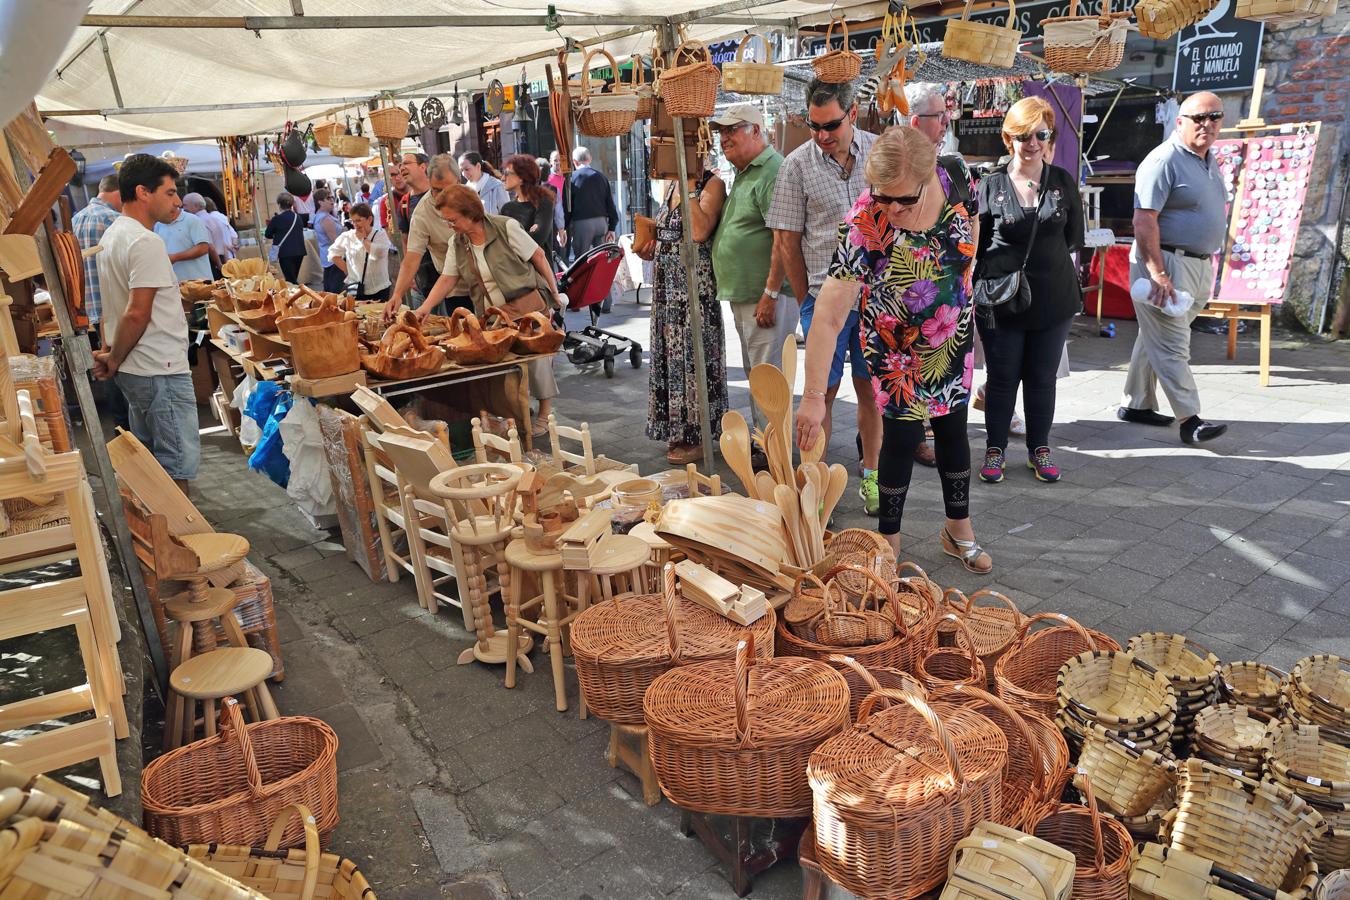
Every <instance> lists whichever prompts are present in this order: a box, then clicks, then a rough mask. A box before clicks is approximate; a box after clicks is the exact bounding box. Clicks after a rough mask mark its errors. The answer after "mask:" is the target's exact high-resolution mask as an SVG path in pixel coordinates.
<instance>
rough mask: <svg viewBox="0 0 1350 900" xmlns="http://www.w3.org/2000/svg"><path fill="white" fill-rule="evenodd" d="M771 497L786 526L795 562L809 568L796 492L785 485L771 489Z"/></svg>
mask: <svg viewBox="0 0 1350 900" xmlns="http://www.w3.org/2000/svg"><path fill="white" fill-rule="evenodd" d="M773 497H774V500H775V502H777V503H778V508H779V510H781V511H782V513H783V521H784V523H786V525H787V531H788V537H790V538H791V539H792V551H793V555H794V556H795V558H796V559H795V562H796V563H797V565H799V566H801V567H802V568H806V567H808V566H810V563H809V562H807V559H806V557H807V549H806V541H805V538H804V537H803V535H802V511H801V506H800V505H799V504H798V502H797V492H796V491H794V490H793V489H792V488H790V487H788V486H787V485H785V484H780V485H778V486H777V487H775V488H774V489H773Z"/></svg>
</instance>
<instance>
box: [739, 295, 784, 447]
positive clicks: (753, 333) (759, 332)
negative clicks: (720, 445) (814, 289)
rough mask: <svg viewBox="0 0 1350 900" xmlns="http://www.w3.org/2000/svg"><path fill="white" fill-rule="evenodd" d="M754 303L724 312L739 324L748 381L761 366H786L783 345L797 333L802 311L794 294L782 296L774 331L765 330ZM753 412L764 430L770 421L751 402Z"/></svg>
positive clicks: (742, 361) (779, 296)
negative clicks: (789, 336)
mask: <svg viewBox="0 0 1350 900" xmlns="http://www.w3.org/2000/svg"><path fill="white" fill-rule="evenodd" d="M755 306H756V304H754V303H723V309H726V310H729V315H730V316H731V320H732V321H733V322H735V323H736V337H737V338H739V340H740V345H741V364H742V365H743V366H744V367H745V376H746V378H749V377H750V370H751V369H753V368H754V367H755V366H757V365H759V364H761V363H768V364H769V365H771V366H778V367H779V368H780V369H781V368H782V367H783V342H784V341H785V340H787V336H788V335H790V334H793V333H794V332H796V330H797V321H798V319H799V318H800V317H801V308H800V307H799V306H798V304H797V298H796V297H794V296H792V295H791V294H779V295H778V313H777V315H776V316H775V317H774V320H773V327H772V328H761V327H759V323H758V322H756V321H755ZM750 412H751V414H752V415H753V416H754V419H755V424H756V425H758V426H759V427H760V428H763V427H764V426H765V425H767V424H768V421H769V420H768V419H767V418H766V417H765V416H764V414H763V413H761V412H760V411H759V409H758V408H756V406H755V404H754V402H753V401H751V403H750Z"/></svg>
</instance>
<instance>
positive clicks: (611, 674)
mask: <svg viewBox="0 0 1350 900" xmlns="http://www.w3.org/2000/svg"><path fill="white" fill-rule="evenodd" d="M662 574H663V577H664V579H665V581H664V591H663V593H661V594H641V595H631V594H630V595H620V596H618V597H615V598H613V599H612V600H605V601H603V602H601V603H596V604H595V605H593V606H590V607H588V608H587V609H585V610H584V611H582V613H581V614H580V615H579V616H577V618H576V620H575V621H574V622H573V623H572V657H573V660H574V661H575V662H576V666H577V681H578V683H580V685H581V693H582V696H584V697H585V698H586V705H587V707H588V708H589V709H590V711H591V712H593V713H594V714H595V715H597V716H599V717H600V718H602V719H604V720H605V721H607V722H613V723H617V724H621V725H641V724H642V722H643V713H642V698H643V697H644V696H645V695H646V693H647V688H648V687H650V686H651V683H652V682H653V681H655V680H656V679H657V678H658V677H660V676H661V675H662V674H663V673H664V672H666V671H668V670H669V669H670V668H671V667H672V666H676V665H682V664H685V663H695V662H707V661H709V660H714V659H732V658H733V657H734V655H735V653H736V644H737V642H738V641H739V640H740V637H741V634H742V633H743V632H744V631H745V627H744V626H742V625H737V624H736V623H734V622H732V621H731V620H730V619H727V618H724V617H723V616H720V615H718V614H717V613H715V612H713V611H712V610H710V609H708V608H707V607H704V606H700V605H699V604H697V603H687V602H683V601H682V598H681V597H680V596H679V594H678V592H677V591H676V589H675V567H674V566H672V565H670V564H667V565H666V567H665V570H664V571H663V573H662ZM775 618H776V616H775V614H774V611H773V608H772V607H770V608H769V610H768V612H767V613H766V614H765V615H764V616H762V617H761V618H760V619H758V620H757V621H756V622H755V623H754V625H752V626H750V628H751V631H752V633H753V634H754V636H755V647H756V652H757V653H758V654H759V655H760V657H761V658H763V659H769V658H771V657H772V656H773V629H774V623H775Z"/></svg>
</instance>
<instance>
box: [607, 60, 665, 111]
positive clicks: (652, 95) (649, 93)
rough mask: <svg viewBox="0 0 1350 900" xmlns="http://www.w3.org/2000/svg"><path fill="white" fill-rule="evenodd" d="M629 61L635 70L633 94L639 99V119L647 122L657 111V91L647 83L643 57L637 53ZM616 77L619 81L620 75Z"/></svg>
mask: <svg viewBox="0 0 1350 900" xmlns="http://www.w3.org/2000/svg"><path fill="white" fill-rule="evenodd" d="M628 59H629V62H631V63H632V68H633V85H632V89H633V93H634V94H637V98H638V108H637V119H638V121H643V122H645V121H646V120H647V119H650V118H651V117H652V113H654V112H655V111H656V90H655V88H654V87H653V86H652V85H650V84H648V83H647V70H646V68H645V67H644V66H643V64H642V57H641V56H638V55H637V54H636V53H635V54H633V55H632V56H630V57H629V58H628ZM614 77H615V78H616V79H617V78H618V75H617V74H616V75H615V76H614Z"/></svg>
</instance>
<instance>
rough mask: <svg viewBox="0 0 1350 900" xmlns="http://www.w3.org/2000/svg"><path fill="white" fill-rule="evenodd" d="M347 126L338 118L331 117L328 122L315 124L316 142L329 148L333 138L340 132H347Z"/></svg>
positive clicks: (324, 147)
mask: <svg viewBox="0 0 1350 900" xmlns="http://www.w3.org/2000/svg"><path fill="white" fill-rule="evenodd" d="M346 133H347V126H346V125H343V124H342V123H341V122H339V121H337V120H336V119H329V120H328V121H326V122H320V123H319V124H318V125H315V126H314V143H316V144H318V145H319V146H320V147H322V148H323V149H325V150H327V149H328V146H329V144H330V143H331V142H332V140H333V138H334V137H336V136H337V135H339V134H346Z"/></svg>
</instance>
